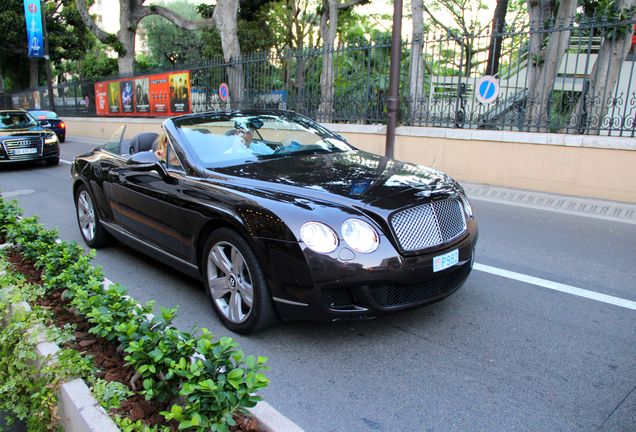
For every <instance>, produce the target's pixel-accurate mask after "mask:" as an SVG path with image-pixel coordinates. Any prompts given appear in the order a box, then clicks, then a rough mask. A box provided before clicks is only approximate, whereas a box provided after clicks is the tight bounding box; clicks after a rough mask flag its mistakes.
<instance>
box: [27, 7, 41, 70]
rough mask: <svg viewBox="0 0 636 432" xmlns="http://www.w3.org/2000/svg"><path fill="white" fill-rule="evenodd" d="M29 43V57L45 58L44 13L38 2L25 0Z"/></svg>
mask: <svg viewBox="0 0 636 432" xmlns="http://www.w3.org/2000/svg"><path fill="white" fill-rule="evenodd" d="M24 17H25V19H26V30H27V43H28V47H29V57H40V58H43V57H44V37H43V34H42V12H41V10H40V2H39V1H37V0H24Z"/></svg>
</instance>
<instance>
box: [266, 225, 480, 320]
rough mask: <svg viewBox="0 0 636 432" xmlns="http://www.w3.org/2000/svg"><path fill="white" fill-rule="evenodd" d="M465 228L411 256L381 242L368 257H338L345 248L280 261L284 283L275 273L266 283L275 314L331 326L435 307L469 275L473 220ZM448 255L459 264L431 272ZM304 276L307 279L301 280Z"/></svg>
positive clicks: (343, 254)
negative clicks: (439, 258)
mask: <svg viewBox="0 0 636 432" xmlns="http://www.w3.org/2000/svg"><path fill="white" fill-rule="evenodd" d="M467 228H468V230H467V233H466V234H465V235H464V236H463V237H461V238H460V239H458V240H457V241H455V242H453V243H452V244H449V245H446V246H444V247H443V248H439V249H435V250H432V251H427V252H426V253H424V254H418V255H413V256H404V255H401V254H400V253H398V252H397V250H396V249H395V248H394V247H393V245H392V243H391V242H390V241H388V239H386V238H384V239H383V240H384V241H383V242H381V247H379V248H378V250H376V251H375V252H374V253H372V254H353V255H355V257H352V254H351V253H349V252H351V251H348V252H343V251H342V249H345V248H346V247H344V248H343V247H339V248H338V249H337V250H336V251H335V252H334V253H333V254H329V255H321V254H317V253H315V252H312V251H311V250H309V249H305V250H303V251H302V254H303V255H304V260H303V259H299V258H300V257H298V258H297V259H296V260H295V262H294V258H293V257H288V259H287V260H286V263H287V265H288V266H290V267H293V269H291V270H290V269H289V267H288V269H287V275H288V276H287V277H284V276H281V275H282V274H284V273H283V272H281V270H282V269H281V268H279V269H278V273H277V274H278V280H275V281H272V282H273V285H274V286H272V282H270V286H272V295H273V297H274V301H275V305H276V307H277V310H278V311H279V313H280V315H281V316H282V317H283V318H286V319H302V320H312V321H335V320H347V319H364V318H371V317H373V316H377V315H382V314H387V313H391V312H397V311H401V310H405V309H410V308H413V307H417V306H421V305H425V304H429V303H433V302H436V301H439V300H441V299H443V298H444V297H446V296H448V295H450V294H452V293H453V292H455V291H456V290H457V289H458V288H459V287H461V286H462V285H463V283H464V282H465V281H466V278H468V275H469V274H470V272H471V269H472V265H473V260H474V250H475V245H476V243H477V225H476V223H475V221H474V219H471V220H470V221H469V222H468V226H467ZM454 249H458V251H459V262H458V263H457V264H455V265H454V266H452V267H450V268H448V269H446V270H443V271H439V272H433V258H434V257H436V256H439V255H442V254H445V253H448V252H450V251H452V250H454ZM347 250H348V249H347ZM280 258H281V257H280V256H279V257H278V260H280ZM302 261H304V263H303V262H302ZM305 271H306V272H307V273H308V274H309V276H308V277H303V273H304V272H305ZM281 278H282V279H281Z"/></svg>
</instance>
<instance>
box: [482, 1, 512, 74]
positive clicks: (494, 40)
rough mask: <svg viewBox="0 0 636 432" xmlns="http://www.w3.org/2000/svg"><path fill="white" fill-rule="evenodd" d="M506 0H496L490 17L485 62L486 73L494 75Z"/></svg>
mask: <svg viewBox="0 0 636 432" xmlns="http://www.w3.org/2000/svg"><path fill="white" fill-rule="evenodd" d="M507 11H508V0H497V6H496V7H495V13H494V14H493V17H492V33H491V34H490V46H489V47H488V61H487V62H486V75H496V74H497V72H499V58H500V57H501V42H502V39H503V36H502V33H503V30H504V27H505V25H506V12H507Z"/></svg>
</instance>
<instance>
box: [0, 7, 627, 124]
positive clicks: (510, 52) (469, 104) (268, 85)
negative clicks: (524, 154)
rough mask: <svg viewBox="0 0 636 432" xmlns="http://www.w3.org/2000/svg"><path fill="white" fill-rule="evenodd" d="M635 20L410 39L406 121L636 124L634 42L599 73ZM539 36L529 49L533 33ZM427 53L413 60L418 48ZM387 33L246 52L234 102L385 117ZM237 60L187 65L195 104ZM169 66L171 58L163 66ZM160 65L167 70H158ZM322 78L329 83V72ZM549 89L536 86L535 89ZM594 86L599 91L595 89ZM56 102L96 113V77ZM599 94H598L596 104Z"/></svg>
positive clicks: (363, 119)
mask: <svg viewBox="0 0 636 432" xmlns="http://www.w3.org/2000/svg"><path fill="white" fill-rule="evenodd" d="M634 24H635V21H621V22H615V21H609V20H604V19H587V20H581V19H579V20H573V21H572V22H571V23H569V24H568V25H567V26H563V25H559V23H554V24H553V25H552V26H551V27H550V28H549V29H547V28H545V27H544V26H540V27H537V26H533V25H531V24H527V23H526V24H525V25H516V26H510V27H508V28H505V29H504V31H502V32H501V33H496V34H494V35H491V34H476V33H463V34H461V33H443V34H438V33H427V34H423V35H420V36H419V37H416V38H415V39H414V41H404V42H403V43H402V47H401V51H402V56H401V58H402V64H401V81H400V92H401V118H400V122H401V123H402V124H404V125H413V126H441V127H454V128H467V129H468V128H470V129H496V130H519V131H543V132H561V133H587V134H590V133H593V134H594V133H595V134H605V135H621V136H634V135H635V134H636V80H635V79H634V78H636V56H635V53H634V47H633V46H632V47H631V52H630V54H628V55H627V58H626V60H625V61H624V62H623V63H622V64H621V65H620V67H619V68H618V75H617V79H616V84H615V85H614V86H613V88H612V89H606V90H607V91H605V92H603V93H601V95H602V96H601V97H599V93H598V91H597V90H598V87H599V83H598V81H599V78H600V77H602V75H601V74H602V73H604V72H607V71H602V70H600V69H601V68H594V65H595V62H596V61H597V60H598V59H599V58H600V56H601V53H602V52H603V50H604V49H607V46H606V45H604V44H609V42H610V41H611V40H612V38H614V37H616V36H615V35H616V34H621V32H627V33H629V31H631V29H632V28H633V27H634ZM537 35H538V36H539V40H540V42H541V47H540V50H539V51H538V52H534V53H531V52H530V49H529V47H530V45H531V43H530V41H531V38H533V37H534V38H535V40H536V37H537ZM562 37H567V38H569V40H568V43H567V45H566V49H565V53H564V55H563V57H562V59H561V62H560V64H559V66H558V68H557V72H556V75H555V77H554V79H553V80H549V79H548V78H545V77H544V79H545V80H544V81H540V79H537V78H533V74H535V76H540V75H539V74H537V73H536V69H537V65H539V66H540V65H541V64H542V62H544V61H545V59H544V58H542V57H541V56H542V55H544V53H545V51H546V47H547V45H548V42H549V40H550V38H562ZM492 38H498V39H500V41H501V51H500V52H501V55H500V57H499V61H498V66H499V67H498V72H497V73H495V74H494V76H495V77H496V78H497V79H498V83H499V94H498V96H497V98H496V99H495V100H494V101H492V102H491V103H489V104H484V103H481V102H479V100H478V98H477V97H476V96H475V92H476V91H477V88H476V84H477V81H478V79H479V78H480V77H482V76H483V75H485V74H486V73H487V71H488V70H489V68H488V64H487V59H488V47H489V46H490V43H491V40H492ZM418 53H419V54H420V57H421V61H419V62H417V63H418V64H415V63H416V61H414V62H413V64H411V59H414V58H415V59H417V58H418V56H417V54H418ZM327 54H329V55H330V56H331V57H332V59H333V74H332V78H331V80H328V81H330V82H331V89H332V90H331V91H328V92H326V94H327V95H328V96H329V98H330V99H329V100H327V99H326V98H325V96H324V95H323V91H321V73H322V65H323V61H324V59H325V56H326V55H327ZM389 56H390V41H389V40H378V41H372V42H368V41H365V42H363V43H361V44H350V45H347V46H338V47H333V48H324V47H323V48H312V49H305V50H286V51H283V52H280V53H273V52H272V53H268V54H249V55H244V56H243V57H242V58H241V59H239V60H237V61H234V62H233V63H232V65H233V66H234V67H235V68H236V67H237V66H238V67H240V69H241V70H242V77H243V93H242V94H243V97H242V98H241V100H237V99H236V98H234V100H232V105H231V106H232V107H237V106H238V107H241V108H281V109H290V110H294V111H297V112H300V113H303V114H306V115H308V116H310V117H313V118H316V119H318V120H319V121H328V122H346V123H358V124H377V123H384V122H385V121H386V96H387V93H388V84H389V83H388V81H389V79H388V77H389ZM229 66H230V64H228V63H227V62H224V61H223V59H210V60H207V61H205V62H201V63H197V64H190V65H178V66H175V67H173V68H171V70H189V71H190V86H191V93H190V100H191V109H192V111H193V112H201V111H208V110H217V109H227V108H229V107H230V105H229V104H228V103H226V102H222V101H221V99H220V98H219V96H218V91H217V89H218V88H219V84H221V83H222V82H227V80H228V69H229ZM165 71H166V70H165V69H164V70H162V72H165ZM156 72H158V71H156ZM323 85H324V84H323ZM550 85H552V88H551V89H549V90H550V91H548V92H547V93H545V94H547V96H546V97H544V98H541V97H538V96H537V94H538V92H537V89H541V88H544V87H549V86H550ZM594 91H597V93H596V94H592V93H593V92H594ZM54 97H55V103H56V109H57V110H58V112H59V113H60V115H64V116H94V115H95V113H96V111H95V91H94V83H93V82H78V83H75V82H74V83H68V84H62V85H58V86H56V87H55V88H54ZM0 104H1V105H2V106H5V107H6V106H14V107H25V108H30V107H34V106H37V105H39V106H42V107H43V108H45V107H46V106H47V104H48V97H47V92H46V89H38V90H34V91H24V92H16V93H11V94H10V95H0ZM599 106H601V107H600V108H599Z"/></svg>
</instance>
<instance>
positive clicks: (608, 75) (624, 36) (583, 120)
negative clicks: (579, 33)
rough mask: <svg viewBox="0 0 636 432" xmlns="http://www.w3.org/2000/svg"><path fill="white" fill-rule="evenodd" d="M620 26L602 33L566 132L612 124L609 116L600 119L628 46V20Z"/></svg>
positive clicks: (622, 4) (626, 5) (624, 5)
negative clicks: (608, 32)
mask: <svg viewBox="0 0 636 432" xmlns="http://www.w3.org/2000/svg"><path fill="white" fill-rule="evenodd" d="M633 5H634V0H623V1H621V0H619V1H618V3H617V7H618V9H619V10H623V11H625V10H629V9H630V8H632V7H633ZM634 19H636V13H634V12H633V15H632V20H634ZM624 27H625V31H617V30H618V28H608V29H606V30H614V31H612V36H611V37H609V36H608V35H605V37H604V38H603V43H602V44H601V48H600V50H599V54H598V58H597V59H596V63H594V67H593V68H592V72H591V73H590V75H589V77H586V83H589V86H588V88H587V91H585V90H584V92H583V93H582V94H581V97H579V100H578V101H577V103H576V106H575V107H574V110H573V111H572V116H571V117H570V121H569V123H568V127H567V132H570V133H585V132H587V131H589V132H590V134H593V135H599V133H600V129H601V126H603V125H604V123H607V127H609V126H611V125H612V119H611V118H609V119H608V121H607V122H603V119H604V118H605V116H606V115H608V114H610V113H608V109H609V106H610V104H611V102H612V100H613V97H614V96H613V93H614V91H615V89H614V87H615V86H616V81H618V74H619V72H620V70H621V67H622V66H623V63H624V62H625V57H627V53H628V52H629V49H630V47H631V44H632V34H633V30H634V27H633V25H632V24H625V25H624ZM588 80H589V81H588ZM585 86H586V84H584V89H585ZM618 96H619V97H620V96H623V95H618ZM625 96H626V97H628V96H629V95H625Z"/></svg>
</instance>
